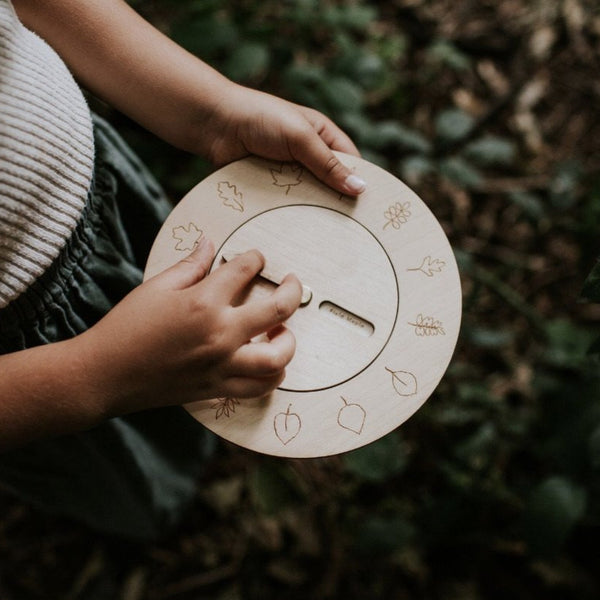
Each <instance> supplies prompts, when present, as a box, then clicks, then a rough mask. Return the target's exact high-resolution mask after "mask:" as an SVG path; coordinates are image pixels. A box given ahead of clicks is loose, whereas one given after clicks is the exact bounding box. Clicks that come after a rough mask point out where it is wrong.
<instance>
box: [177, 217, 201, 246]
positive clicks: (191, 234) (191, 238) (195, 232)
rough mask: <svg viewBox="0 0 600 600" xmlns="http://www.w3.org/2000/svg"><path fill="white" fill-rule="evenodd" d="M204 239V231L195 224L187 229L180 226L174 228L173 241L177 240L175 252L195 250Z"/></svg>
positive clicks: (191, 224)
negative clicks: (199, 241)
mask: <svg viewBox="0 0 600 600" xmlns="http://www.w3.org/2000/svg"><path fill="white" fill-rule="evenodd" d="M201 237H202V230H201V229H198V227H196V225H194V223H190V224H189V225H188V226H187V227H184V226H183V225H179V226H178V227H173V239H175V240H177V244H175V250H180V251H185V250H190V251H191V250H193V249H194V248H195V247H196V244H197V243H198V240H199V239H200V238H201Z"/></svg>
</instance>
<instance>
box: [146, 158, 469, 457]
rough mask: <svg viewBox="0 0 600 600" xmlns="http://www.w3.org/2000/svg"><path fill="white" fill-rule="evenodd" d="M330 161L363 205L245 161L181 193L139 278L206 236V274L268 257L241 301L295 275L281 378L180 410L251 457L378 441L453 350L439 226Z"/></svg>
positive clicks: (391, 188)
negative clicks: (350, 178)
mask: <svg viewBox="0 0 600 600" xmlns="http://www.w3.org/2000/svg"><path fill="white" fill-rule="evenodd" d="M339 156H340V158H341V159H342V160H343V161H344V163H345V164H347V165H348V166H349V167H351V168H353V169H354V170H356V172H357V173H358V174H360V176H361V177H363V178H364V179H366V180H367V182H368V187H367V190H366V191H365V192H364V193H363V194H361V196H360V197H359V198H358V199H355V198H350V197H348V196H344V195H342V194H340V193H339V192H335V191H333V190H331V189H330V188H328V187H326V186H325V185H324V184H322V183H320V182H319V181H318V180H316V179H315V178H314V176H313V175H311V174H310V172H308V171H307V170H306V169H304V168H303V167H301V166H299V165H296V164H292V163H276V162H273V161H268V160H264V159H260V158H256V157H251V158H246V159H243V160H240V161H237V162H235V163H232V164H230V165H228V166H226V167H224V168H222V169H220V170H219V171H216V172H215V173H213V174H212V175H210V176H209V177H207V178H206V179H205V180H204V181H202V182H201V183H199V184H198V185H197V186H196V187H195V188H194V189H193V190H191V192H189V193H188V194H187V195H186V196H185V197H184V198H183V199H182V200H181V202H180V203H179V204H178V205H177V206H176V207H175V208H174V210H173V212H172V213H171V214H170V215H169V217H168V219H167V220H166V222H165V224H164V225H163V227H162V229H161V231H160V232H159V234H158V236H157V238H156V240H155V243H154V245H153V247H152V250H151V252H150V256H149V258H148V263H147V266H146V272H145V278H146V279H147V278H149V277H152V276H153V275H155V274H157V273H159V272H161V271H162V270H164V269H165V268H167V267H169V266H171V265H173V264H174V263H176V262H177V261H179V260H181V259H182V258H183V257H185V256H186V255H187V254H189V252H191V251H192V250H193V249H194V247H195V245H196V243H197V241H198V240H199V239H200V238H201V237H202V236H203V235H204V236H206V237H207V238H208V239H210V240H212V241H213V243H214V244H215V246H216V248H217V255H216V257H215V260H214V262H213V265H212V269H213V270H214V269H216V268H219V266H220V265H222V264H223V262H224V261H225V260H230V259H231V257H233V256H235V255H236V254H238V253H240V252H244V251H246V250H249V249H251V248H257V249H258V250H260V251H261V252H262V253H263V255H264V256H265V259H266V264H265V269H264V271H263V273H262V275H263V276H262V277H257V278H256V280H255V282H254V284H253V286H252V288H251V290H250V292H249V298H248V301H250V300H251V299H252V298H253V297H256V296H259V295H261V294H262V295H264V294H270V293H271V292H272V291H273V289H274V288H275V285H276V282H278V281H280V280H281V279H282V278H283V276H285V275H286V274H287V273H295V274H296V275H297V276H298V277H299V279H300V281H301V282H302V283H303V285H304V289H305V294H304V297H303V304H302V306H301V307H300V308H299V309H298V310H297V311H296V313H295V314H294V315H293V316H292V317H291V318H290V319H289V321H288V323H287V324H288V327H289V328H290V329H291V330H292V331H293V332H294V335H295V336H296V354H295V355H294V358H293V360H292V362H291V363H290V365H289V366H288V369H287V371H286V378H285V380H284V382H283V383H282V385H281V386H280V387H279V388H278V389H276V390H275V391H274V392H273V393H272V394H270V395H269V396H268V397H265V398H255V399H250V400H247V399H244V400H241V399H237V398H215V399H212V400H203V401H200V402H194V403H192V404H188V405H186V408H187V410H188V411H189V412H190V414H192V415H193V416H194V417H195V418H196V419H197V420H198V421H200V422H201V423H203V424H204V425H205V426H207V427H208V428H209V429H211V430H212V431H214V432H215V433H216V434H218V435H220V436H222V437H223V438H225V439H227V440H229V441H231V442H234V443H236V444H239V445H241V446H243V447H246V448H250V449H252V450H256V451H258V452H263V453H266V454H272V455H276V456H288V457H317V456H327V455H331V454H337V453H340V452H346V451H348V450H352V449H355V448H358V447H360V446H363V445H365V444H367V443H369V442H372V441H374V440H376V439H378V438H380V437H381V436H383V435H385V434H387V433H389V432H390V431H391V430H392V429H394V428H396V427H397V426H399V425H400V424H401V423H403V422H404V421H405V420H406V419H408V418H409V417H410V416H411V415H412V414H413V413H414V412H415V411H416V410H417V409H418V408H419V407H420V406H421V405H422V404H423V403H424V402H425V401H426V400H427V398H428V397H429V396H430V395H431V393H432V392H433V390H434V389H435V387H436V386H437V384H438V383H439V381H440V379H441V377H442V376H443V374H444V372H445V370H446V368H447V366H448V363H449V361H450V358H451V357H452V353H453V351H454V347H455V345H456V340H457V337H458V332H459V327H460V317H461V288H460V278H459V274H458V269H457V266H456V261H455V259H454V255H453V253H452V249H451V248H450V245H449V243H448V240H447V238H446V236H445V234H444V232H443V230H442V228H441V227H440V225H439V223H438V221H437V220H436V218H435V217H434V216H433V214H432V213H431V211H430V210H429V209H428V208H427V206H426V205H425V204H424V203H423V201H422V200H421V199H420V198H419V197H418V196H417V195H416V194H415V193H414V192H412V191H411V190H410V189H409V188H408V187H407V186H406V185H405V184H403V183H402V182H401V181H399V180H398V179H397V178H395V177H394V176H392V175H391V174H390V173H387V172H386V171H384V170H383V169H381V168H380V167H377V166H375V165H373V164H371V163H369V162H367V161H365V160H363V159H361V158H357V157H354V156H350V155H346V154H341V153H339Z"/></svg>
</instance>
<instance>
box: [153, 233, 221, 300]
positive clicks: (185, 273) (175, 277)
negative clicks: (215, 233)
mask: <svg viewBox="0 0 600 600" xmlns="http://www.w3.org/2000/svg"><path fill="white" fill-rule="evenodd" d="M214 257H215V247H214V245H213V243H212V242H211V241H210V240H208V239H206V238H205V237H204V236H202V237H201V238H200V239H199V240H198V243H197V244H196V247H195V248H194V250H193V251H192V252H191V253H190V254H189V255H188V256H186V257H185V258H183V259H182V260H180V261H179V262H177V263H175V264H174V265H173V266H171V267H169V268H168V269H165V270H164V271H163V272H162V273H159V274H158V275H155V277H153V278H152V279H154V280H156V282H157V283H160V285H161V286H162V287H166V288H169V289H173V290H183V289H185V288H188V287H190V286H192V285H194V284H195V283H198V282H199V281H200V280H202V279H204V277H206V275H207V273H208V271H209V269H210V265H211V263H212V261H213V258H214Z"/></svg>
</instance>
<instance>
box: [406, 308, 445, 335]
mask: <svg viewBox="0 0 600 600" xmlns="http://www.w3.org/2000/svg"><path fill="white" fill-rule="evenodd" d="M409 325H412V326H413V327H414V328H415V333H416V334H417V335H418V336H431V335H446V332H445V331H444V327H443V325H442V322H441V321H438V320H437V319H434V318H433V317H424V316H423V314H422V313H419V314H418V315H417V318H416V320H415V322H414V323H409Z"/></svg>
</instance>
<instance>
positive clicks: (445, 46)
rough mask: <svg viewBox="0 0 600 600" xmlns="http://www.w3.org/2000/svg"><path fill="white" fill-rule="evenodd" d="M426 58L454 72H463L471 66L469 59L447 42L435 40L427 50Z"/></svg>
mask: <svg viewBox="0 0 600 600" xmlns="http://www.w3.org/2000/svg"><path fill="white" fill-rule="evenodd" d="M427 56H428V58H429V59H430V60H431V61H433V62H436V63H439V64H443V65H446V66H448V67H450V68H451V69H454V70H455V71H464V70H465V69H468V68H469V67H470V66H471V60H470V59H469V57H468V56H467V55H466V54H464V53H463V52H461V51H460V50H459V49H458V48H457V47H456V46H455V45H454V44H452V43H451V42H449V41H447V40H437V41H436V42H434V43H433V44H432V45H431V46H430V47H429V49H428V50H427Z"/></svg>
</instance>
